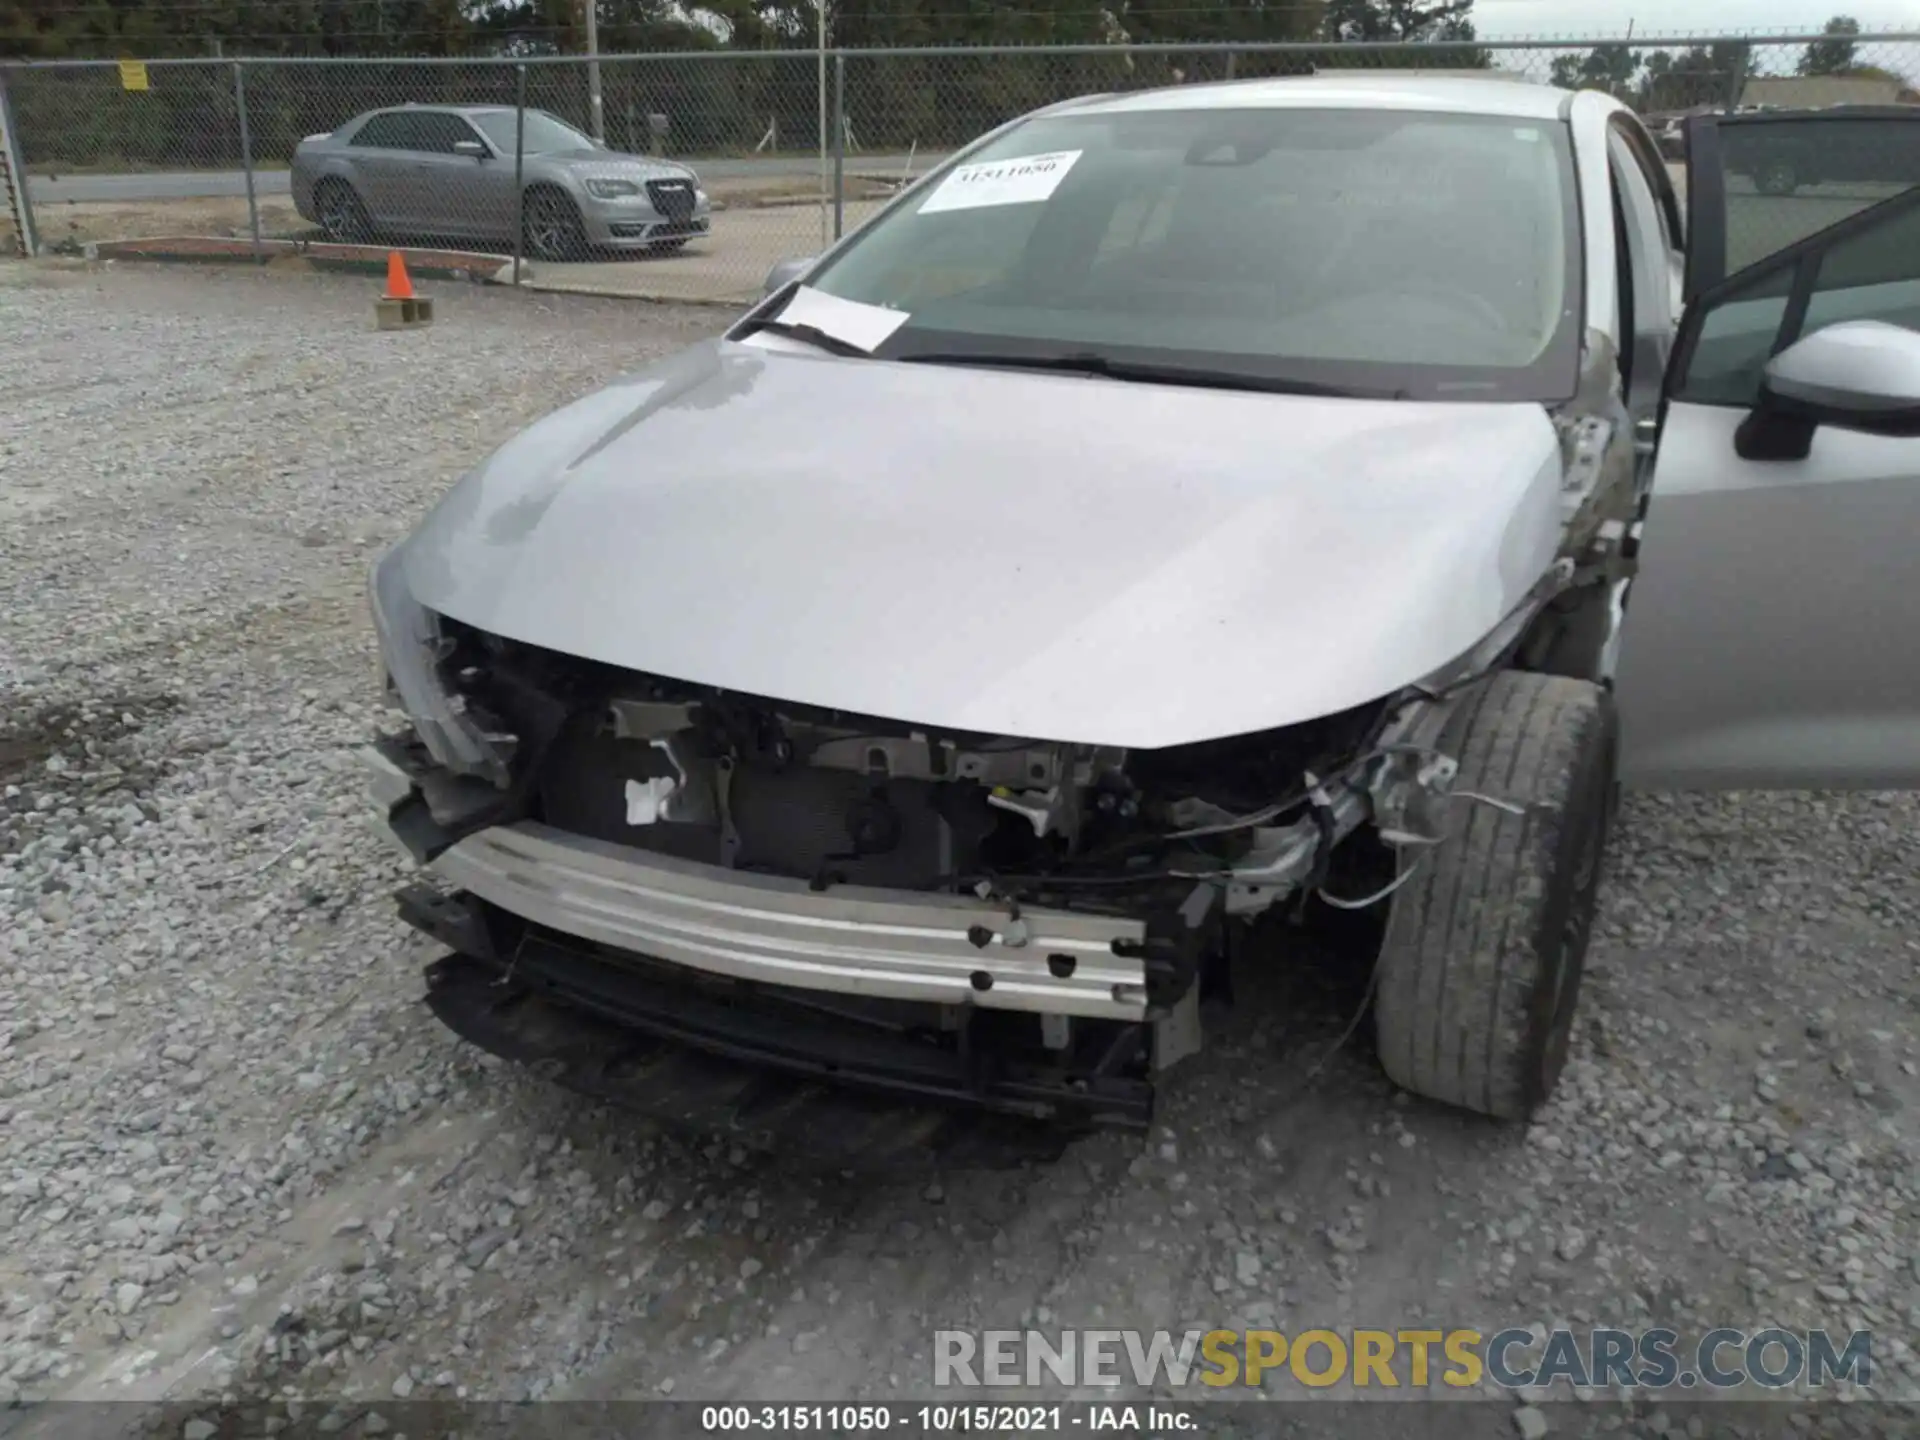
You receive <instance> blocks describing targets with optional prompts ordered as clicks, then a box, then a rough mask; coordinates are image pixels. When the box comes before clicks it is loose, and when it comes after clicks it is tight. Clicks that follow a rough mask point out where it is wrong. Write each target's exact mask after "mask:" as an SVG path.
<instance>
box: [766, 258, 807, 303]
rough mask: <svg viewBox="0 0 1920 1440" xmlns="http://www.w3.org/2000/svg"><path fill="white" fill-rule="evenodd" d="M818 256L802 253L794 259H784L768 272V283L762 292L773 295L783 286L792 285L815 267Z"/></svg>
mask: <svg viewBox="0 0 1920 1440" xmlns="http://www.w3.org/2000/svg"><path fill="white" fill-rule="evenodd" d="M817 258H818V257H817V256H813V255H801V256H798V257H797V258H795V259H792V260H782V261H781V262H780V263H779V264H778V265H776V266H774V267H773V269H771V270H769V271H768V272H767V283H766V286H765V288H764V289H762V290H761V292H760V293H761V294H762V295H771V294H773V292H774V291H776V290H778V289H780V288H781V287H782V286H786V285H791V284H792V283H793V282H794V281H795V280H798V279H799V278H800V277H801V276H802V275H804V274H806V273H807V271H808V270H810V269H812V268H813V262H814V260H815V259H817Z"/></svg>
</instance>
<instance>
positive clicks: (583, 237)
mask: <svg viewBox="0 0 1920 1440" xmlns="http://www.w3.org/2000/svg"><path fill="white" fill-rule="evenodd" d="M525 205H526V208H525V212H524V226H525V230H526V244H527V251H528V253H529V254H531V255H532V256H533V257H534V259H536V260H579V259H582V258H584V257H585V255H586V253H587V227H586V224H585V222H584V221H582V220H581V218H580V207H579V206H578V205H575V204H574V203H573V197H572V196H570V195H568V194H566V193H565V192H564V191H561V190H554V189H551V188H549V187H546V186H541V187H539V188H537V189H533V190H529V191H528V192H527V197H526V202H525Z"/></svg>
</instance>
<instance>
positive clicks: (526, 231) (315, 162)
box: [0, 33, 1920, 301]
mask: <svg viewBox="0 0 1920 1440" xmlns="http://www.w3.org/2000/svg"><path fill="white" fill-rule="evenodd" d="M1833 42H1834V37H1832V36H1823V35H1760V36H1727V35H1704V36H1679V37H1673V38H1653V37H1636V38H1635V39H1634V40H1633V41H1632V42H1631V43H1630V44H1629V42H1627V41H1626V39H1625V38H1624V37H1612V36H1607V37H1599V38H1593V37H1586V38H1578V39H1572V38H1554V39H1525V40H1522V39H1504V40H1493V41H1443V42H1427V43H1406V42H1394V41H1384V42H1364V43H1341V44H1329V43H1313V42H1276V43H1266V44H1242V43H1207V42H1195V43H1187V44H1178V43H1171V44H1114V45H1074V46H1060V47H1046V48H1039V47H1018V46H991V47H981V48H975V49H921V50H904V49H844V50H829V51H826V52H821V51H816V50H783V51H698V52H685V53H672V54H654V55H602V56H599V57H596V58H595V60H593V61H589V60H588V59H587V58H586V57H583V56H539V57H525V58H515V57H505V58H458V57H456V58H433V59H384V58H380V59H376V58H366V59H296V58H278V57H276V58H260V59H240V60H230V59H223V60H195V59H169V60H153V61H148V62H145V63H144V64H140V63H137V62H114V61H53V62H40V63H32V64H7V65H0V103H4V101H7V100H10V102H11V106H12V118H13V122H14V123H13V124H11V125H7V126H6V132H7V135H8V136H9V137H10V139H11V140H12V142H13V144H14V146H15V149H16V150H17V152H18V154H17V163H16V166H15V167H14V168H15V170H16V171H17V172H18V173H19V174H21V175H24V177H25V184H24V185H16V187H15V191H16V195H17V209H18V210H19V212H20V217H19V219H18V220H17V221H16V223H17V224H19V225H20V226H21V228H22V229H23V231H25V232H28V233H30V234H31V235H32V242H31V243H32V244H33V245H34V246H36V247H37V248H39V249H41V250H70V249H77V248H80V247H82V246H84V245H85V244H87V243H89V242H91V241H99V240H110V239H131V238H146V237H152V236H156V235H182V234H191V235H208V234H212V235H219V236H228V237H233V238H235V239H238V240H241V241H245V242H248V243H249V244H251V245H254V246H258V244H259V243H260V242H261V241H263V240H269V239H276V238H289V237H292V238H300V237H318V236H321V235H326V234H332V235H335V236H338V237H340V238H364V239H375V240H379V241H381V242H389V241H391V242H395V243H399V242H413V241H418V242H430V243H435V244H440V245H453V246H457V247H459V248H463V249H480V250H485V251H491V252H495V253H498V254H500V255H501V256H502V257H503V259H505V258H507V257H510V256H512V255H513V254H514V252H515V250H516V248H519V249H522V250H524V251H525V253H526V255H527V256H528V257H529V258H530V260H531V271H532V274H533V275H534V277H535V279H536V280H537V281H538V282H540V283H544V284H553V285H559V286H565V285H569V284H574V283H579V284H582V285H590V286H592V287H593V288H597V289H606V288H613V289H626V290H630V291H631V292H632V293H636V294H648V295H654V296H664V297H669V298H675V297H677V298H686V299H697V300H729V301H733V300H744V299H746V298H749V297H750V296H752V295H753V294H755V293H756V292H757V291H758V289H759V286H760V284H761V282H762V280H763V279H764V277H765V275H766V273H767V271H768V270H769V269H770V268H771V267H772V265H773V264H774V263H776V262H777V261H779V260H781V259H783V258H788V257H791V256H795V255H804V254H810V253H813V252H815V251H817V250H819V249H820V248H821V247H822V246H824V245H826V244H828V243H831V241H832V240H833V238H834V237H835V236H837V235H839V234H841V233H843V232H844V231H845V230H847V229H849V228H852V227H854V226H857V225H859V224H861V223H862V222H863V221H864V220H865V219H866V218H867V217H868V216H869V215H871V214H872V213H873V212H874V210H875V209H877V208H878V206H879V205H880V204H881V203H882V202H883V201H884V200H885V199H886V198H887V196H889V195H890V194H891V193H893V192H894V191H895V190H897V189H898V188H899V186H900V185H901V184H902V183H903V182H904V181H906V180H908V179H910V178H912V177H914V176H916V175H918V174H920V173H923V172H924V171H925V170H927V169H928V168H929V167H930V166H932V165H934V164H936V163H938V162H939V161H940V160H941V159H943V158H944V157H945V156H946V155H947V154H948V153H950V152H951V151H952V150H953V149H954V148H955V147H958V146H960V145H963V144H965V143H966V142H968V141H969V140H971V139H973V138H974V137H975V136H977V135H979V134H981V133H983V132H984V131H986V130H989V129H991V128H992V127H994V126H995V125H998V124H1000V123H1002V122H1004V121H1006V120H1009V119H1012V118H1014V117H1015V116H1018V115H1020V114H1023V113H1025V112H1026V111H1028V110H1031V109H1034V108H1036V107H1038V106H1041V105H1045V104H1048V103H1051V102H1055V101H1059V100H1064V99H1068V98H1071V97H1073V96H1075V95H1081V94H1086V93H1089V92H1100V91H1114V90H1130V89H1140V88H1145V87H1151V86H1158V85H1171V84H1193V83H1198V82H1203V81H1214V80H1227V79H1235V78H1242V79H1245V78H1253V77H1258V76H1273V75H1291V74H1302V73H1307V72H1309V71H1313V70H1321V71H1325V70H1340V69H1421V70H1429V71H1432V70H1444V71H1456V72H1457V71H1472V72H1477V73H1488V74H1493V75H1499V76H1503V77H1507V78H1514V79H1522V80H1532V81H1539V82H1545V83H1552V84H1557V85H1561V86H1564V87H1566V88H1579V87H1592V88H1600V89H1606V90H1610V91H1612V92H1613V93H1615V94H1617V95H1619V96H1621V97H1622V98H1623V99H1626V100H1628V101H1630V102H1631V103H1633V104H1635V105H1636V106H1638V107H1640V108H1641V109H1642V110H1643V111H1655V112H1678V111H1683V110H1687V109H1690V108H1695V107H1703V106H1714V107H1731V106H1736V105H1738V104H1740V103H1742V100H1743V98H1744V97H1746V96H1747V93H1748V92H1749V90H1750V89H1753V90H1759V89H1766V90H1770V91H1772V92H1773V93H1772V95H1771V96H1770V97H1769V103H1788V104H1792V103H1796V102H1794V101H1793V100H1792V99H1791V96H1790V93H1789V92H1790V91H1791V90H1792V88H1793V87H1792V84H1791V83H1783V82H1786V81H1788V77H1794V76H1796V75H1797V74H1798V72H1799V71H1800V70H1802V69H1803V68H1806V62H1808V61H1809V59H1810V58H1815V59H1816V64H1817V65H1819V66H1824V67H1825V69H1826V71H1827V73H1824V74H1821V75H1818V76H1817V77H1808V78H1809V79H1810V80H1816V79H1817V81H1818V82H1819V84H1820V86H1821V87H1822V94H1823V95H1826V96H1830V95H1831V94H1833V93H1837V92H1836V91H1835V86H1836V85H1840V86H1842V87H1843V88H1848V89H1849V90H1850V91H1851V90H1857V91H1859V92H1860V98H1878V99H1881V100H1884V101H1893V100H1896V99H1899V98H1902V97H1903V96H1905V97H1908V98H1912V97H1913V91H1912V90H1911V89H1910V88H1909V87H1910V86H1912V85H1913V84H1915V83H1916V80H1917V79H1920V35H1916V34H1904V33H1902V34H1895V33H1888V34H1866V35H1860V36H1855V37H1846V45H1845V47H1844V51H1843V53H1841V54H1839V56H1838V58H1841V59H1844V62H1845V63H1844V65H1840V66H1838V67H1837V68H1836V67H1835V65H1834V64H1833V63H1832V62H1833V61H1834V60H1835V58H1836V52H1835V51H1834V50H1833V48H1832V46H1833ZM1821 45H1825V46H1827V47H1828V49H1827V50H1825V51H1815V50H1813V49H1811V48H1810V47H1815V46H1821ZM1816 57H1824V58H1816ZM1762 82H1764V83H1762ZM1869 92H1871V93H1869ZM1882 92H1884V93H1882ZM1782 97H1785V98H1782ZM596 102H597V103H596ZM1817 103H1831V99H1830V98H1828V99H1822V100H1820V101H1819V102H1817ZM392 107H414V108H413V109H412V110H411V111H410V112H407V113H406V114H403V115H401V116H400V118H397V119H389V120H387V121H385V122H382V124H381V125H380V127H379V131H380V132H381V133H368V132H362V133H357V134H356V135H355V136H354V137H353V139H354V141H355V142H357V143H353V144H346V145H338V146H330V145H329V143H328V142H321V141H316V142H310V143H308V144H307V145H306V146H304V147H303V145H302V142H303V140H305V139H306V137H309V136H315V135H322V134H328V133H333V132H337V131H339V130H341V129H342V127H344V126H346V125H347V123H348V122H349V121H351V120H352V119H353V118H354V117H356V116H359V115H361V114H363V113H365V112H368V111H374V110H386V109H391V108H392ZM3 117H4V110H0V118H3ZM823 124H824V128H823ZM596 125H597V126H598V128H599V131H600V136H599V137H598V138H601V139H603V140H604V144H605V146H606V147H607V149H606V150H602V151H596V152H591V153H588V154H584V155H580V156H575V157H566V156H563V155H561V154H559V151H560V150H561V149H563V148H565V147H566V146H567V145H571V144H575V143H579V144H584V141H576V140H569V139H568V138H567V133H566V130H565V129H564V128H563V127H571V129H572V130H573V131H574V132H577V135H578V136H590V135H593V133H594V130H595V127H596ZM476 148H477V149H478V150H479V151H480V153H479V154H478V155H476V154H474V153H472V152H473V151H474V150H475V149H476ZM329 149H332V150H333V151H335V152H344V153H334V154H332V155H328V154H326V153H325V152H327V151H328V150H329ZM614 152H618V153H614ZM682 167H690V168H691V170H692V171H693V172H694V173H695V174H697V176H698V184H699V189H700V190H701V191H702V192H704V196H705V197H706V198H705V200H704V201H701V200H699V199H698V198H696V199H694V200H693V201H692V202H689V200H688V198H687V197H686V195H685V194H684V193H683V190H682V187H680V186H679V185H677V184H676V183H675V182H676V180H677V179H678V178H679V177H680V176H681V175H683V174H684V173H685V170H684V169H683V168H682ZM690 203H691V206H692V208H691V209H690V208H689V206H690ZM702 221H704V227H703V226H702V224H700V223H697V222H702ZM587 267H591V268H590V269H589V268H587Z"/></svg>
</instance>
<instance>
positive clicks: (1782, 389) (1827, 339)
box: [1733, 320, 1920, 460]
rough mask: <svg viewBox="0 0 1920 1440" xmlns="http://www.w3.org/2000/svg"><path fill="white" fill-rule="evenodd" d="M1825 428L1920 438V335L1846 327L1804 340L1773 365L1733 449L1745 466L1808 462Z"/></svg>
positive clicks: (1860, 323) (1879, 326) (1855, 324)
mask: <svg viewBox="0 0 1920 1440" xmlns="http://www.w3.org/2000/svg"><path fill="white" fill-rule="evenodd" d="M1822 425H1833V426H1836V427H1838V428H1840V429H1843V430H1860V431H1865V432H1866V433H1868V434H1870V435H1920V331H1915V330H1909V329H1907V328H1906V327H1905V326H1903V325H1889V324H1887V323H1885V322H1884V321H1880V320H1842V321H1839V322H1838V323H1836V324H1833V325H1828V326H1826V327H1824V328H1822V329H1819V330H1816V331H1814V332H1813V333H1812V334H1811V335H1803V336H1801V337H1800V339H1798V340H1796V341H1794V342H1793V344H1791V345H1789V346H1788V347H1787V348H1786V349H1784V350H1782V351H1781V352H1780V353H1779V354H1778V355H1776V356H1774V357H1773V359H1771V360H1769V361H1768V362H1767V368H1766V372H1765V375H1764V378H1762V380H1761V382H1760V401H1759V403H1758V404H1757V405H1755V406H1754V408H1753V411H1752V413H1751V414H1749V415H1748V416H1747V418H1746V419H1745V420H1742V421H1741V422H1740V428H1739V429H1738V430H1736V431H1735V432H1734V439H1733V448H1734V450H1735V452H1736V453H1737V454H1738V455H1739V456H1740V458H1741V459H1743V460H1804V459H1806V458H1807V455H1808V453H1809V451H1811V449H1812V448H1813V432H1814V431H1815V430H1816V429H1817V428H1819V427H1820V426H1822Z"/></svg>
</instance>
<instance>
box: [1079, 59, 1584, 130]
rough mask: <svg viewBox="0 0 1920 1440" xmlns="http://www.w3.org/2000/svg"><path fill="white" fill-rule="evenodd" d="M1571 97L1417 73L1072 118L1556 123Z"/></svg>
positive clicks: (1285, 82)
mask: <svg viewBox="0 0 1920 1440" xmlns="http://www.w3.org/2000/svg"><path fill="white" fill-rule="evenodd" d="M1570 93H1571V92H1569V91H1566V90H1562V89H1560V88H1559V87H1558V86H1554V85H1541V84H1538V83H1536V82H1534V81H1530V80H1523V79H1517V78H1504V77H1502V76H1500V75H1499V74H1498V73H1497V72H1496V73H1492V74H1489V75H1488V76H1487V77H1485V78H1482V77H1479V76H1473V77H1468V76H1462V75H1423V74H1422V73H1420V72H1419V71H1417V70H1409V71H1403V72H1398V73H1393V74H1382V73H1380V72H1378V71H1374V72H1371V73H1368V72H1364V71H1340V72H1337V73H1334V74H1329V75H1299V76H1280V77H1277V78H1273V79H1262V80H1223V81H1217V82H1213V83H1210V84H1204V85H1172V86H1167V87H1164V88H1162V89H1158V90H1139V91H1133V92H1131V93H1128V94H1122V95H1102V96H1098V97H1096V98H1095V99H1092V100H1090V101H1088V102H1086V103H1085V104H1081V105H1074V106H1072V107H1070V108H1071V109H1072V111H1073V113H1074V114H1076V115H1090V114H1091V115H1106V114H1123V113H1126V112H1128V111H1136V110H1235V109H1245V108H1250V107H1258V108H1261V109H1266V108H1274V109H1282V108H1300V109H1325V110H1427V111H1441V112H1445V113H1448V114H1455V115H1495V116H1502V117H1511V118H1514V119H1524V120H1555V119H1559V118H1560V117H1561V116H1562V115H1564V114H1565V113H1566V105H1567V101H1568V99H1569V98H1570Z"/></svg>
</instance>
